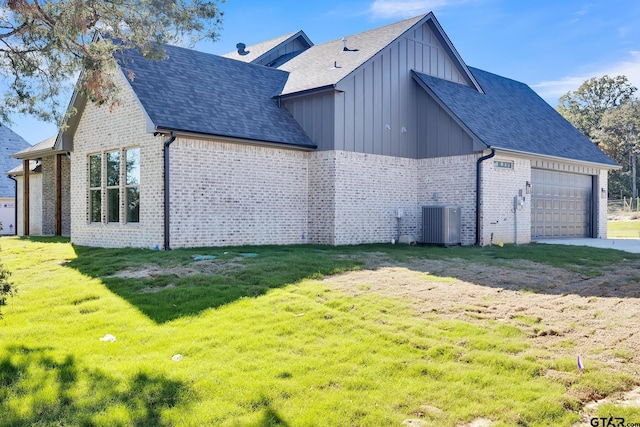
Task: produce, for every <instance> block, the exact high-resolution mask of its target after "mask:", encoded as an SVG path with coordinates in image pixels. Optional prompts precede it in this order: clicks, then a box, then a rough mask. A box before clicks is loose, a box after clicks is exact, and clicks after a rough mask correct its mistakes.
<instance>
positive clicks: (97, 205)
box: [89, 190, 102, 222]
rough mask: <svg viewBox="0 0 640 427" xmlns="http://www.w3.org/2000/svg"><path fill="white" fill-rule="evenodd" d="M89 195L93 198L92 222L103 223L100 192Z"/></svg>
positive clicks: (91, 192)
mask: <svg viewBox="0 0 640 427" xmlns="http://www.w3.org/2000/svg"><path fill="white" fill-rule="evenodd" d="M89 193H90V194H91V198H90V203H91V206H90V207H89V212H90V215H91V222H102V218H101V211H102V209H101V205H102V200H101V197H100V190H91V191H90V192H89Z"/></svg>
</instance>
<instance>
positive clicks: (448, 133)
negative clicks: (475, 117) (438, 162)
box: [415, 83, 474, 159]
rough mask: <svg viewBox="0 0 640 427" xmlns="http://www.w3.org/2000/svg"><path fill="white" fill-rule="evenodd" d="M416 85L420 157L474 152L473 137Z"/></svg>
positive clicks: (459, 154)
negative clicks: (420, 118)
mask: <svg viewBox="0 0 640 427" xmlns="http://www.w3.org/2000/svg"><path fill="white" fill-rule="evenodd" d="M415 86H416V98H417V99H416V111H417V114H418V117H423V118H424V119H423V120H420V121H419V122H418V157H419V158H421V159H422V158H433V157H446V156H461V155H465V154H472V153H473V151H474V150H473V139H472V138H471V136H469V134H467V132H465V131H464V129H462V127H460V125H458V124H457V123H456V122H455V120H453V119H452V118H451V117H450V116H449V114H448V113H447V112H446V111H444V110H443V109H442V108H441V107H440V106H439V105H438V103H437V102H436V101H435V100H433V99H432V98H431V96H429V95H428V94H427V93H426V92H425V91H424V90H422V88H420V87H419V86H418V84H417V83H415Z"/></svg>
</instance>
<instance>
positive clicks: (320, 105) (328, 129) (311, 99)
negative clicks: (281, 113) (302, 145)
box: [283, 90, 335, 151]
mask: <svg viewBox="0 0 640 427" xmlns="http://www.w3.org/2000/svg"><path fill="white" fill-rule="evenodd" d="M334 97H335V91H333V90H329V91H326V92H320V93H314V94H310V95H306V96H300V97H295V98H290V99H287V100H285V101H283V106H284V107H285V108H286V109H287V110H288V111H289V112H290V113H291V114H292V115H293V117H294V118H295V119H296V121H297V122H298V123H299V124H300V126H302V128H303V129H304V131H305V132H306V133H307V135H309V137H310V138H311V140H312V141H313V142H314V144H316V145H317V146H318V150H321V151H322V150H333V136H334V131H333V119H334V112H335V101H334Z"/></svg>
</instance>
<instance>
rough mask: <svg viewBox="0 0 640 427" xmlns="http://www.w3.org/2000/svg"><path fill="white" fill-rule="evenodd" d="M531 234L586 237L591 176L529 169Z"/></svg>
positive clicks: (589, 216)
mask: <svg viewBox="0 0 640 427" xmlns="http://www.w3.org/2000/svg"><path fill="white" fill-rule="evenodd" d="M531 175H532V184H533V188H534V191H533V194H532V199H531V206H532V207H531V209H532V212H531V236H532V237H534V238H536V237H590V230H591V223H590V221H591V217H592V215H591V209H592V208H591V198H592V192H593V190H592V177H591V176H590V175H580V174H572V173H567V172H558V171H547V170H541V169H532V170H531Z"/></svg>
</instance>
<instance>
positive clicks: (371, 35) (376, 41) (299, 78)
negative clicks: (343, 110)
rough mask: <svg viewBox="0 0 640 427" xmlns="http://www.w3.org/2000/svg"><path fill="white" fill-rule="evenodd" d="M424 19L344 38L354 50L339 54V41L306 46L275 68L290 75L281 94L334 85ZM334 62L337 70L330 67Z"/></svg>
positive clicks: (416, 18) (417, 18) (340, 49)
mask: <svg viewBox="0 0 640 427" xmlns="http://www.w3.org/2000/svg"><path fill="white" fill-rule="evenodd" d="M425 16H427V15H420V16H416V17H414V18H411V19H406V20H404V21H400V22H396V23H394V24H390V25H386V26H384V27H380V28H376V29H373V30H369V31H365V32H363V33H359V34H355V35H351V36H346V37H345V38H346V39H347V47H348V48H349V49H357V51H349V52H345V51H343V47H344V45H343V42H342V38H339V39H336V40H333V41H330V42H327V43H323V44H319V45H315V46H312V47H310V48H309V49H307V50H305V51H304V52H302V53H301V54H300V55H298V56H296V57H295V58H293V59H291V60H289V61H287V62H286V63H284V64H282V65H281V66H280V67H278V68H279V69H280V70H284V71H288V72H290V73H291V74H290V76H289V79H288V81H287V84H286V85H285V87H284V89H283V90H282V93H281V94H282V95H287V94H292V93H296V92H302V91H306V90H310V89H316V88H322V87H326V86H331V85H334V84H336V83H338V82H339V81H340V80H342V79H343V78H345V77H346V76H347V75H349V74H350V73H351V72H353V71H354V70H355V69H356V68H358V67H359V66H361V65H362V64H363V63H364V62H366V61H367V60H368V59H370V58H371V57H373V56H374V55H375V54H376V53H378V52H380V51H381V50H382V49H384V48H385V47H387V46H388V45H389V44H390V43H391V42H392V41H394V40H395V39H397V38H398V37H400V36H401V35H402V34H403V33H404V32H406V31H407V30H409V29H410V28H411V27H412V26H414V25H415V24H416V23H418V22H419V21H420V20H421V19H423V18H424V17H425ZM334 62H335V63H336V65H337V67H334V66H333V65H334Z"/></svg>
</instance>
